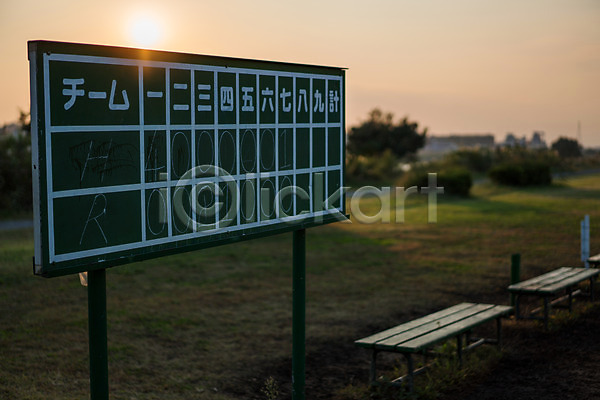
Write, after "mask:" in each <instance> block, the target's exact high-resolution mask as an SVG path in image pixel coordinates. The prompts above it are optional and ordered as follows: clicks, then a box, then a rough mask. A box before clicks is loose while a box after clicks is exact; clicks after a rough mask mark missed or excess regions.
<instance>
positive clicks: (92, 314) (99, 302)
mask: <svg viewBox="0 0 600 400" xmlns="http://www.w3.org/2000/svg"><path fill="white" fill-rule="evenodd" d="M88 326H89V337H90V399H91V400H108V345H107V339H106V336H107V335H106V270H105V269H99V270H96V271H89V272H88Z"/></svg>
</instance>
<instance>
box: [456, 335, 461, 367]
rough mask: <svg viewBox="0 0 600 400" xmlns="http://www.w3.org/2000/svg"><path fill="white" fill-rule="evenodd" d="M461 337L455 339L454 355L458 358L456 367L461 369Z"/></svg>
mask: <svg viewBox="0 0 600 400" xmlns="http://www.w3.org/2000/svg"><path fill="white" fill-rule="evenodd" d="M462 347H463V346H462V335H460V334H459V335H458V336H457V337H456V355H457V356H458V367H459V368H462V350H463V349H462Z"/></svg>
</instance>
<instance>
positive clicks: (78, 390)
mask: <svg viewBox="0 0 600 400" xmlns="http://www.w3.org/2000/svg"><path fill="white" fill-rule="evenodd" d="M426 200H427V197H426V196H424V195H414V196H411V197H409V198H408V199H407V201H406V205H405V210H404V212H405V222H404V223H402V224H399V223H389V224H382V223H375V224H360V223H357V222H356V221H354V222H352V223H337V224H333V225H329V226H324V227H319V228H313V229H310V230H308V232H307V271H308V277H307V326H306V328H307V368H308V369H307V393H308V397H309V398H333V397H337V398H345V397H344V393H347V392H348V391H347V390H346V391H345V390H344V388H347V387H349V386H351V385H354V386H356V385H358V386H360V387H362V385H366V382H367V379H368V367H369V357H368V355H367V354H366V353H365V352H363V351H362V350H360V349H357V348H354V346H353V344H352V343H353V341H354V340H355V339H357V338H360V337H363V336H366V335H368V334H371V333H374V332H376V331H378V330H381V329H385V328H387V327H390V326H393V325H396V324H399V323H402V322H405V321H407V320H409V319H411V318H414V317H417V316H421V315H424V314H427V313H429V312H432V311H435V310H436V309H440V308H443V307H447V306H450V305H452V304H455V303H456V302H460V301H474V302H492V303H493V302H495V303H506V302H507V300H508V295H507V293H506V286H507V285H508V281H509V263H510V254H512V253H521V255H522V260H523V265H522V275H523V278H524V279H525V278H528V277H531V276H534V275H537V274H539V273H542V272H546V271H548V270H551V269H554V268H556V267H558V266H562V265H571V266H573V265H581V264H580V261H579V221H580V220H581V219H582V217H583V215H584V214H589V215H590V218H591V223H592V226H591V232H592V238H591V239H592V240H591V248H592V252H595V253H598V252H600V235H595V234H594V232H600V175H594V176H587V177H578V178H573V179H568V180H562V181H560V182H559V183H557V184H555V185H553V186H551V187H546V188H532V189H520V190H515V189H511V188H501V187H496V186H492V185H489V184H482V185H477V186H475V187H474V190H473V195H472V197H471V198H467V199H458V198H451V197H448V196H444V195H441V196H439V198H438V210H437V216H438V221H437V223H428V222H427V202H426ZM392 205H394V201H392ZM378 207H379V202H378V200H375V199H364V200H363V201H362V202H361V209H362V210H363V211H364V212H365V213H367V214H371V215H373V214H375V213H376V212H377V211H378ZM394 219H395V211H394V210H392V215H391V220H392V221H394ZM291 241H292V239H291V234H285V235H278V236H273V237H268V238H264V239H260V240H254V241H248V242H242V243H237V244H233V245H227V246H223V247H218V248H213V249H208V250H203V251H197V252H192V253H186V254H181V255H177V256H172V257H166V258H161V259H155V260H151V261H148V262H142V263H135V264H130V265H125V266H120V267H117V268H114V269H109V270H108V273H107V301H108V340H109V376H110V390H111V396H112V398H115V399H238V398H239V399H252V398H256V399H262V398H265V395H264V394H263V390H262V389H264V386H265V384H266V382H270V383H269V385H273V382H275V385H276V386H277V387H278V389H279V393H280V396H281V398H288V397H289V391H290V388H291V375H290V374H291V372H290V371H291V335H292V327H291V321H292V314H291V302H292V280H291V264H292V254H291V250H292V249H291ZM32 255H33V237H32V233H31V232H30V231H28V230H21V231H10V232H0V398H1V399H25V398H27V399H48V398H52V399H85V398H88V397H89V382H88V379H89V377H88V336H87V292H86V289H85V288H84V287H82V286H81V285H80V284H79V279H78V278H77V277H76V276H66V277H60V278H53V279H43V278H39V277H34V276H33V275H32V266H31V257H32ZM384 364H385V363H384ZM270 377H274V380H273V379H271V380H269V378H270Z"/></svg>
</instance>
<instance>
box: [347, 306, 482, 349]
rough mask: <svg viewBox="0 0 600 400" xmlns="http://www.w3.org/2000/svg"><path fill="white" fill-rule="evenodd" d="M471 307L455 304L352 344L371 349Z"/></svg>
mask: <svg viewBox="0 0 600 400" xmlns="http://www.w3.org/2000/svg"><path fill="white" fill-rule="evenodd" d="M472 306H473V304H472V303H461V304H457V305H455V306H452V307H449V308H446V309H444V310H440V311H437V312H435V313H433V314H429V315H427V316H425V317H422V318H418V319H415V320H412V321H410V322H407V323H405V324H402V325H398V326H395V327H393V328H390V329H386V330H385V331H381V332H379V333H376V334H374V335H371V336H367V337H365V338H362V339H359V340H357V341H355V342H354V343H355V344H356V345H357V346H359V347H365V348H372V347H374V345H375V343H377V342H379V341H382V340H385V339H387V338H389V337H391V336H394V335H397V334H399V333H402V332H405V331H407V330H409V329H413V328H416V327H418V326H421V325H423V324H426V323H428V322H430V321H432V320H436V319H440V318H443V317H445V316H447V315H451V314H454V313H456V312H459V311H461V310H464V309H466V308H469V307H472Z"/></svg>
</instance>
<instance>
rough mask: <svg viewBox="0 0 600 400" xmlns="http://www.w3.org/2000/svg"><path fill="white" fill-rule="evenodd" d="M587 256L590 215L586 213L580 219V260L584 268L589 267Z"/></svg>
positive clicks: (588, 254) (588, 255)
mask: <svg viewBox="0 0 600 400" xmlns="http://www.w3.org/2000/svg"><path fill="white" fill-rule="evenodd" d="M588 258H590V216H589V215H586V216H585V217H584V218H583V220H582V221H581V261H583V265H585V267H586V268H589V267H590V264H589V263H588Z"/></svg>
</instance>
